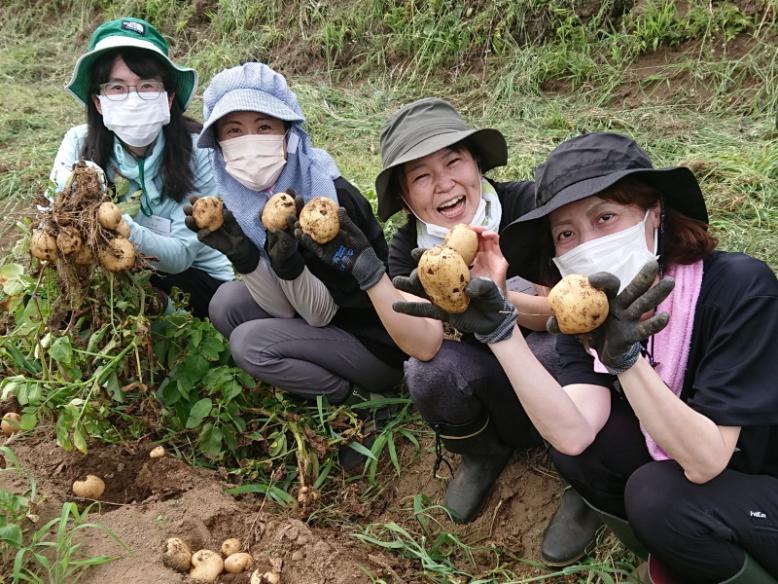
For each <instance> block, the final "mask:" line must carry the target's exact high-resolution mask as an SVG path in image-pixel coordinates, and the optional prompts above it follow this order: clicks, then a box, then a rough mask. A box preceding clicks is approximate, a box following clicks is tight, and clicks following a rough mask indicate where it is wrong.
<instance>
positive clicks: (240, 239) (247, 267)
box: [184, 196, 259, 274]
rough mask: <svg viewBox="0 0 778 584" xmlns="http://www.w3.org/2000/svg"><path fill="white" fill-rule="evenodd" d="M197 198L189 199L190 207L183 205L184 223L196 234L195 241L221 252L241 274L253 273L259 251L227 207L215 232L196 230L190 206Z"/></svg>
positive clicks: (257, 261)
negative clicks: (222, 222)
mask: <svg viewBox="0 0 778 584" xmlns="http://www.w3.org/2000/svg"><path fill="white" fill-rule="evenodd" d="M197 199H198V197H195V196H192V197H189V202H190V203H191V204H190V205H184V215H186V217H184V223H186V226H187V227H188V228H189V229H191V230H192V231H194V232H195V233H197V239H198V240H199V241H201V242H202V243H204V244H205V245H207V246H208V247H212V248H213V249H215V250H216V251H220V252H222V253H223V254H224V255H226V256H227V259H229V260H230V262H232V265H233V266H235V269H236V270H237V271H238V272H239V273H241V274H248V273H250V272H253V271H254V270H255V269H256V268H257V265H258V264H259V250H258V249H257V246H255V245H254V244H253V243H252V241H251V240H250V239H249V238H248V237H246V236H245V234H244V233H243V230H242V229H241V228H240V225H238V222H237V221H235V216H234V215H233V214H232V211H230V210H229V209H228V208H227V206H226V205H225V207H224V224H223V225H222V226H221V227H220V228H219V229H217V230H216V231H211V230H210V229H198V228H197V224H196V223H195V220H194V217H192V205H194V203H195V201H197Z"/></svg>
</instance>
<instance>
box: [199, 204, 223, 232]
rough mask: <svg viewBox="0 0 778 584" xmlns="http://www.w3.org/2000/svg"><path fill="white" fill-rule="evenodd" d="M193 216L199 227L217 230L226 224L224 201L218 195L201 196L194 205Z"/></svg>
mask: <svg viewBox="0 0 778 584" xmlns="http://www.w3.org/2000/svg"><path fill="white" fill-rule="evenodd" d="M192 217H194V220H195V224H196V225H197V228H198V229H208V230H209V231H216V230H217V229H219V228H220V227H221V226H222V225H223V224H224V203H222V200H221V199H220V198H218V197H200V198H199V199H197V200H196V201H195V203H194V205H192Z"/></svg>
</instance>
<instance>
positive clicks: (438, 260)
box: [418, 245, 470, 314]
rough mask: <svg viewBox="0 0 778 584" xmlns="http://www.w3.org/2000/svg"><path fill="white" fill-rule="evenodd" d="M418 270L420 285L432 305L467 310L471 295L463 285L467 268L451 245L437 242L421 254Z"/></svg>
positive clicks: (445, 308) (452, 309)
mask: <svg viewBox="0 0 778 584" xmlns="http://www.w3.org/2000/svg"><path fill="white" fill-rule="evenodd" d="M418 270H419V271H418V274H419V280H421V285H422V286H423V287H424V291H425V292H426V293H427V296H429V298H430V300H431V301H432V303H433V304H435V305H436V306H439V307H440V308H442V309H443V310H445V311H446V312H451V313H455V314H461V313H462V312H464V311H465V310H467V307H468V305H469V304H470V298H469V297H468V296H467V294H465V287H467V284H468V283H469V282H470V270H468V269H467V264H465V261H464V260H463V259H462V256H461V255H459V254H458V253H457V252H455V251H454V250H453V249H451V248H450V247H445V246H442V245H436V246H435V247H433V248H430V249H428V250H427V251H425V252H424V255H422V256H421V259H420V260H419V268H418Z"/></svg>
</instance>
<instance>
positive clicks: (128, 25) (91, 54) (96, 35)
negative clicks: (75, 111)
mask: <svg viewBox="0 0 778 584" xmlns="http://www.w3.org/2000/svg"><path fill="white" fill-rule="evenodd" d="M125 47H133V48H136V49H145V50H147V51H151V52H152V53H155V54H156V55H157V56H158V57H159V58H160V59H161V60H162V61H163V62H164V64H165V65H166V66H167V68H168V69H169V70H170V75H171V77H172V80H173V86H174V87H175V91H176V101H177V102H178V103H179V105H180V106H181V108H182V109H184V110H185V109H186V108H187V106H188V105H189V102H190V101H192V97H193V96H194V93H195V89H196V88H197V73H196V72H195V70H194V69H189V68H188V67H179V66H178V65H176V64H175V63H173V61H171V60H170V58H169V57H168V44H167V41H166V40H165V39H164V38H163V37H162V35H161V34H160V33H159V31H158V30H157V29H156V28H154V27H153V26H151V25H150V24H149V23H148V22H146V21H145V20H141V19H140V18H129V17H128V18H117V19H116V20H109V21H108V22H104V23H103V24H101V25H100V26H98V27H97V29H96V30H95V32H93V33H92V37H91V38H90V39H89V50H88V51H87V52H86V53H84V54H83V55H81V57H79V59H78V61H76V66H75V67H74V68H73V76H72V77H71V78H70V81H69V82H68V84H67V85H65V89H66V90H67V91H69V92H70V93H71V94H72V95H73V96H74V97H75V98H76V99H77V100H78V101H79V102H81V104H82V105H86V100H87V99H89V81H90V76H91V71H92V67H93V66H94V64H95V62H96V61H97V60H98V59H99V58H100V57H101V56H102V55H103V54H105V53H106V52H107V51H111V50H114V49H118V48H125Z"/></svg>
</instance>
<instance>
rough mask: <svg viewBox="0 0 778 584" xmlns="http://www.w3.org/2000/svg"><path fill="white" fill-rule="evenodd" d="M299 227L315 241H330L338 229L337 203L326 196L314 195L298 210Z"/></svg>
mask: <svg viewBox="0 0 778 584" xmlns="http://www.w3.org/2000/svg"><path fill="white" fill-rule="evenodd" d="M300 229H302V230H303V233H306V234H307V235H309V236H310V237H311V239H313V240H314V241H315V242H316V243H318V244H322V243H327V242H328V241H332V240H333V239H334V238H335V236H336V235H337V234H338V231H340V220H339V219H338V204H337V203H336V202H335V201H333V200H332V199H328V198H327V197H315V198H313V199H311V200H310V201H308V203H306V205H305V207H303V210H302V211H300Z"/></svg>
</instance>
